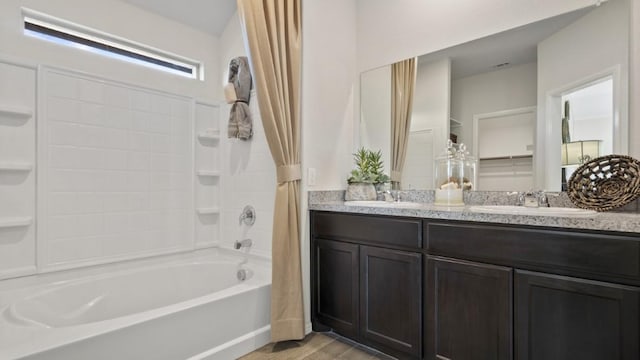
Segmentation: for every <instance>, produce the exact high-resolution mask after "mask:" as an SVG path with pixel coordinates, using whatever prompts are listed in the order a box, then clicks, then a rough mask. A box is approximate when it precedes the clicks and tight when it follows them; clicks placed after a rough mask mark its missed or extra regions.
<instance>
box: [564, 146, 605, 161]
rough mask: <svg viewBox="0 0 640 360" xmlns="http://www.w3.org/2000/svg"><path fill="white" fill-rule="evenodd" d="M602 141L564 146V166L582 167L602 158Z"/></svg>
mask: <svg viewBox="0 0 640 360" xmlns="http://www.w3.org/2000/svg"><path fill="white" fill-rule="evenodd" d="M601 142H602V140H580V141H572V142H568V143H564V144H562V165H563V166H567V165H581V164H584V163H585V162H587V161H590V160H591V159H594V158H597V157H598V156H600V143H601Z"/></svg>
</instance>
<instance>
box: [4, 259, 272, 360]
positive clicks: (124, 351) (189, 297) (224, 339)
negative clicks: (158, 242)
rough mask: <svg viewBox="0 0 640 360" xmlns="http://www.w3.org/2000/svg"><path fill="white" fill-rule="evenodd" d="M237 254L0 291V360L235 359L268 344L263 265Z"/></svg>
mask: <svg viewBox="0 0 640 360" xmlns="http://www.w3.org/2000/svg"><path fill="white" fill-rule="evenodd" d="M241 254H242V253H240V252H232V251H230V250H221V249H206V250H199V251H196V252H193V253H189V254H180V255H173V256H169V257H159V258H154V259H146V260H138V261H133V262H127V263H120V264H113V265H107V266H100V267H92V268H87V269H81V270H72V271H65V272H59V273H51V274H44V275H37V276H30V277H25V278H19V279H13V280H7V281H3V282H0V359H23V358H24V359H33V360H37V359H47V360H57V359H61V360H62V359H65V360H73V359H97V360H99V359H136V360H137V359H154V360H156V359H158V360H161V359H167V360H177V359H190V360H196V359H208V360H213V359H221V360H228V359H235V358H237V357H238V356H241V355H243V354H246V353H248V352H250V351H252V350H254V349H257V348H258V347H260V346H262V345H264V344H266V343H268V342H269V336H270V327H269V313H270V291H271V274H270V273H271V268H270V264H269V263H268V261H266V260H264V259H260V258H256V257H250V258H249V257H245V256H244V255H241Z"/></svg>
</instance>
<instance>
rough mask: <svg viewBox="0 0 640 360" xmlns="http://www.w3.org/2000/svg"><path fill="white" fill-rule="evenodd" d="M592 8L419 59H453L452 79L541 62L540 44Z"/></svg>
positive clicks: (421, 61)
mask: <svg viewBox="0 0 640 360" xmlns="http://www.w3.org/2000/svg"><path fill="white" fill-rule="evenodd" d="M591 9H592V8H585V9H582V10H577V11H574V12H570V13H567V14H563V15H559V16H555V17H552V18H549V19H545V20H542V21H538V22H536V23H532V24H528V25H525V26H522V27H519V28H515V29H512V30H508V31H505V32H502V33H498V34H495V35H491V36H487V37H485V38H481V39H478V40H474V41H471V42H468V43H464V44H461V45H457V46H454V47H451V48H448V49H444V50H441V51H438V52H434V53H430V54H427V55H423V56H420V57H419V60H418V64H419V65H425V64H428V63H430V62H432V61H436V60H440V59H443V58H450V59H451V78H452V79H454V80H455V79H460V78H463V77H467V76H472V75H477V74H481V73H485V72H488V71H493V70H497V65H503V67H504V66H515V65H519V64H526V63H529V62H535V61H536V60H537V46H538V43H539V42H540V41H542V40H544V39H546V38H547V37H549V36H551V35H552V34H553V33H555V32H557V31H558V30H560V29H562V28H564V27H566V26H567V25H569V24H571V23H572V22H574V21H575V20H577V19H578V18H580V17H582V16H584V15H585V14H586V13H588V12H589V11H590V10H591Z"/></svg>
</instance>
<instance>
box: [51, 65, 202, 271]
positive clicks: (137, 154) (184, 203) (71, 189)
mask: <svg viewBox="0 0 640 360" xmlns="http://www.w3.org/2000/svg"><path fill="white" fill-rule="evenodd" d="M42 79H43V84H44V91H43V95H44V96H43V97H42V98H41V101H42V106H41V110H42V113H41V117H40V123H41V125H42V126H41V128H42V129H41V130H40V131H41V132H40V133H39V135H40V143H39V144H40V150H39V151H40V153H39V154H40V156H39V160H40V164H39V168H40V173H39V180H42V181H41V185H40V188H39V189H40V192H39V196H40V199H39V202H40V204H46V207H45V208H44V210H42V213H41V217H40V221H41V224H40V226H41V228H39V230H40V229H41V230H42V231H40V232H39V234H40V235H39V243H40V244H41V246H40V247H39V256H40V261H41V262H40V264H41V266H43V268H45V269H47V268H61V267H70V266H75V265H77V264H79V263H83V264H84V263H93V262H104V261H112V260H114V259H121V258H122V259H124V258H129V257H135V256H142V255H149V254H153V253H161V252H166V251H175V250H176V249H188V248H192V247H193V226H192V225H191V224H192V219H193V201H192V196H191V194H192V193H193V153H192V146H191V140H192V134H193V132H192V121H191V119H192V118H191V116H192V114H191V111H192V102H191V100H190V99H187V98H181V97H176V96H172V95H168V94H162V93H157V92H154V91H150V90H145V89H141V88H136V87H132V86H127V85H122V84H118V83H115V82H111V81H107V80H103V79H98V78H92V77H89V76H84V75H78V74H74V73H67V72H64V71H60V70H55V69H49V68H45V70H44V71H43V74H42Z"/></svg>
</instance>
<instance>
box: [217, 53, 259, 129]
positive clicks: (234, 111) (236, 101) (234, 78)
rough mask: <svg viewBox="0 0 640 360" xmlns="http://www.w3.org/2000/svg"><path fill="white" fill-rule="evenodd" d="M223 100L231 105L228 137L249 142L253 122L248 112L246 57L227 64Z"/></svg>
mask: <svg viewBox="0 0 640 360" xmlns="http://www.w3.org/2000/svg"><path fill="white" fill-rule="evenodd" d="M224 94H225V98H226V99H227V103H228V104H233V105H231V111H230V113H229V128H228V136H229V137H230V138H238V139H242V140H249V139H251V136H252V135H253V120H252V119H251V112H250V110H249V98H250V96H251V71H250V70H249V60H248V59H247V57H246V56H240V57H237V58H233V59H231V62H230V63H229V83H228V84H227V85H226V86H225V89H224Z"/></svg>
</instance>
